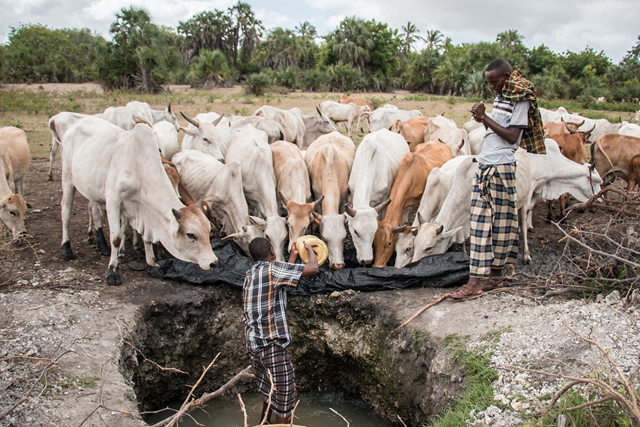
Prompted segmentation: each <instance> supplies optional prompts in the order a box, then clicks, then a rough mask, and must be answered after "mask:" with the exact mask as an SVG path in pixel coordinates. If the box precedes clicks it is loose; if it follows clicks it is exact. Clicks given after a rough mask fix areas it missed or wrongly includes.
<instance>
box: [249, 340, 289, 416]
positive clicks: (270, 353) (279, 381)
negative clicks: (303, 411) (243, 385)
mask: <svg viewBox="0 0 640 427" xmlns="http://www.w3.org/2000/svg"><path fill="white" fill-rule="evenodd" d="M249 356H250V357H251V363H252V364H253V371H254V374H255V377H256V382H257V383H258V390H259V391H260V393H262V395H263V396H264V401H265V402H268V401H269V393H271V380H270V379H269V372H271V376H272V378H273V383H274V389H273V393H271V409H272V410H273V412H274V413H275V414H276V415H277V416H279V417H288V416H289V414H290V413H291V411H292V410H293V408H294V406H295V399H296V382H295V375H294V371H293V364H292V363H291V360H290V359H289V354H288V353H287V349H286V348H282V347H280V346H279V345H277V344H271V345H270V346H268V347H265V348H262V349H260V350H258V351H251V352H249Z"/></svg>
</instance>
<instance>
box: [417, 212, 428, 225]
mask: <svg viewBox="0 0 640 427" xmlns="http://www.w3.org/2000/svg"><path fill="white" fill-rule="evenodd" d="M425 222H426V221H425V220H424V218H423V217H422V215H421V214H420V212H418V225H422V224H424V223H425Z"/></svg>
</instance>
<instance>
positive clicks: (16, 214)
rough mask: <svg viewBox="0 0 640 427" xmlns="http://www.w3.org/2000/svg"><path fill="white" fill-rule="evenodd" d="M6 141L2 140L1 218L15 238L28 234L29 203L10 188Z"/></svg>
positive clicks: (0, 170)
mask: <svg viewBox="0 0 640 427" xmlns="http://www.w3.org/2000/svg"><path fill="white" fill-rule="evenodd" d="M3 158H4V142H3V141H2V140H0V219H1V220H2V222H4V223H5V225H6V226H7V227H8V228H9V230H10V231H11V234H12V235H13V238H14V239H17V238H19V237H20V236H22V235H24V234H26V230H25V227H24V216H25V214H26V212H27V204H26V202H25V201H24V197H23V196H22V195H21V194H14V192H13V191H12V190H11V189H10V188H9V185H8V183H7V180H6V179H5V176H6V173H5V170H4V166H3V165H4V163H5V162H4V161H3V160H2V159H3Z"/></svg>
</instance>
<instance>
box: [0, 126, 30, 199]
mask: <svg viewBox="0 0 640 427" xmlns="http://www.w3.org/2000/svg"><path fill="white" fill-rule="evenodd" d="M0 146H2V151H3V154H2V158H1V159H0V161H1V162H2V166H3V168H4V175H2V176H0V179H6V180H7V184H9V188H10V189H11V191H12V192H14V193H17V194H21V195H23V196H24V178H25V176H26V175H27V172H28V171H29V164H30V163H31V155H30V154H29V143H28V142H27V134H26V133H25V131H23V130H22V129H18V128H16V127H13V126H6V127H3V128H0Z"/></svg>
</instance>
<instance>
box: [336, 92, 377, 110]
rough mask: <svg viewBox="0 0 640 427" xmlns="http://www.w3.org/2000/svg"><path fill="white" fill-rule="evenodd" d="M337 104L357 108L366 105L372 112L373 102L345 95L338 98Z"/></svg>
mask: <svg viewBox="0 0 640 427" xmlns="http://www.w3.org/2000/svg"><path fill="white" fill-rule="evenodd" d="M338 102H339V103H340V104H356V105H357V106H359V107H362V106H364V105H367V106H369V110H371V111H373V102H371V100H369V99H362V98H354V97H353V96H349V95H345V96H343V97H342V98H340V101H338Z"/></svg>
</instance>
